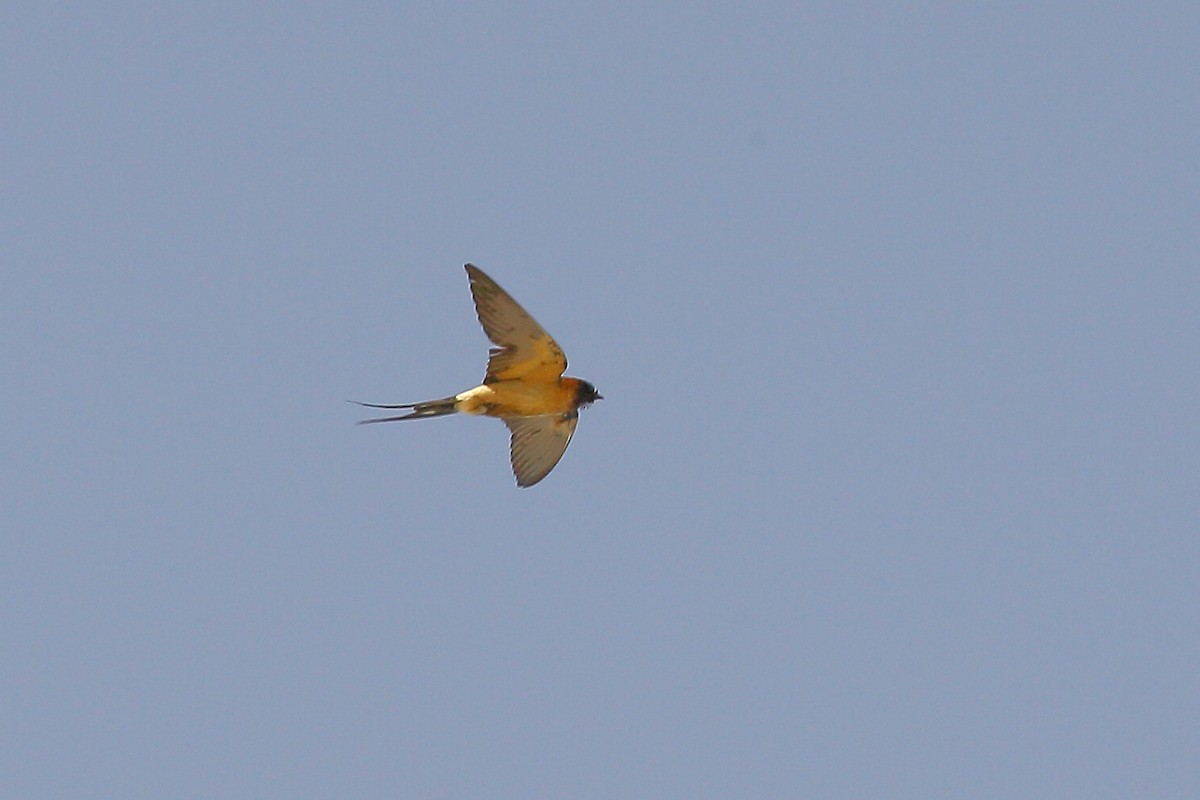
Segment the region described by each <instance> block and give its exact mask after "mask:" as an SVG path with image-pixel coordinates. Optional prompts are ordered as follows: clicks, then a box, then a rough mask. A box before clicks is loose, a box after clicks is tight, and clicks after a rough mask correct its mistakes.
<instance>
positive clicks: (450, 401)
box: [350, 397, 458, 425]
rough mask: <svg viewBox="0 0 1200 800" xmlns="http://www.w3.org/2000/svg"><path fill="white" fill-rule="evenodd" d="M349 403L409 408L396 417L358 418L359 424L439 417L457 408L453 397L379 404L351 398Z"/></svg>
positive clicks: (369, 406) (451, 412) (377, 406)
mask: <svg viewBox="0 0 1200 800" xmlns="http://www.w3.org/2000/svg"><path fill="white" fill-rule="evenodd" d="M350 402H351V403H354V404H355V405H360V406H366V407H367V408H411V409H412V412H411V413H408V414H401V415H400V416H398V417H378V418H376V419H364V420H359V422H358V424H359V425H369V424H370V423H372V422H396V421H397V420H402V419H424V418H426V417H441V416H445V415H446V414H453V413H454V412H455V411H456V410H457V409H456V408H455V407H454V404H455V403H456V402H458V401H457V399H456V398H454V397H443V398H442V399H441V400H426V401H425V402H423V403H397V404H396V405H380V404H378V403H359V402H358V401H357V400H351V401H350Z"/></svg>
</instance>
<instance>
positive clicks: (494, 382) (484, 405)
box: [358, 264, 604, 487]
mask: <svg viewBox="0 0 1200 800" xmlns="http://www.w3.org/2000/svg"><path fill="white" fill-rule="evenodd" d="M466 267H467V277H468V278H470V280H471V296H472V297H473V298H474V299H475V313H476V314H477V315H478V316H479V322H480V324H481V325H483V330H484V333H486V334H487V336H488V338H489V339H491V340H492V342H493V343H494V344H495V345H496V347H493V348H492V349H491V351H490V355H489V356H488V364H487V373H486V374H485V375H484V376H483V383H481V384H480V385H479V386H476V387H475V388H474V389H468V390H466V391H465V392H459V393H458V394H456V395H452V396H451V397H443V398H441V399H440V400H426V401H425V402H423V403H398V404H395V405H380V404H378V403H358V405H360V406H366V407H368V408H407V409H411V410H410V411H409V413H407V414H402V415H400V416H396V417H380V418H377V419H364V420H362V421H361V422H359V424H360V425H366V424H370V423H374V422H395V421H397V420H402V419H426V418H428V417H440V416H443V415H446V414H455V413H458V412H460V411H461V412H464V413H466V414H485V415H487V416H489V417H499V418H500V419H502V420H504V424H505V425H507V426H508V429H509V431H511V432H512V440H511V442H510V445H509V453H510V456H511V458H512V469H513V474H514V475H515V476H516V477H517V485H518V486H522V487H525V486H533V485H534V484H535V483H537V482H538V481H540V480H541V479H542V478H544V477H546V476H547V475H549V474H550V470H552V469H554V465H555V464H557V463H558V461H559V459H560V458H562V455H563V453H564V452H566V450H567V445H568V444H570V442H571V435H572V434H574V433H575V425H576V423H577V422H578V421H579V409H580V408H583V407H584V406H587V405H590V404H591V403H593V402H594V401H596V400H603V399H604V398H603V397H601V396H600V394H599V393H598V392H597V391H596V387H595V386H592V385H591V384H590V383H588V382H587V381H585V380H580V379H579V378H568V377H564V376H563V372H564V371H566V369H567V357H566V356H564V355H563V351H562V349H561V348H559V346H558V344H557V343H555V341H554V340H553V339H551V338H550V334H548V333H546V331H545V330H544V329H543V328H542V326H541V325H539V324H537V322H536V321H535V320H534V318H533V317H531V316H529V314H528V313H527V312H526V311H525V309H523V308H521V306H520V305H518V304H517V301H516V300H513V299H512V298H511V297H509V295H508V293H507V292H506V291H504V290H503V289H501V288H500V285H499V284H497V283H496V282H495V281H494V280H492V279H491V278H489V277H488V276H487V275H486V274H485V273H484V271H483V270H481V269H480V268H479V267H477V266H475V265H474V264H467V265H466Z"/></svg>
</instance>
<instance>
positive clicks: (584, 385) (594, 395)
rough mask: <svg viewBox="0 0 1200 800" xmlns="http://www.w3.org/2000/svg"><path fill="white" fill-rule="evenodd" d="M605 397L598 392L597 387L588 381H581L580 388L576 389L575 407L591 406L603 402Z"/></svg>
mask: <svg viewBox="0 0 1200 800" xmlns="http://www.w3.org/2000/svg"><path fill="white" fill-rule="evenodd" d="M603 399H604V396H603V395H601V394H600V393H599V392H597V391H596V387H595V386H592V385H591V384H590V383H588V382H587V381H582V380H581V381H579V386H578V387H577V388H576V389H575V407H576V408H582V407H583V406H587V405H591V404H592V403H594V402H596V401H597V400H603Z"/></svg>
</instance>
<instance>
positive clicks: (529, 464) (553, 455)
mask: <svg viewBox="0 0 1200 800" xmlns="http://www.w3.org/2000/svg"><path fill="white" fill-rule="evenodd" d="M578 422H579V414H578V413H576V412H574V411H572V412H570V413H567V414H551V415H548V416H543V417H507V418H506V419H505V420H504V424H505V425H507V426H508V429H509V430H510V431H512V444H511V446H510V450H511V455H512V468H513V474H514V475H516V476H517V485H518V486H533V485H534V484H535V483H537V482H538V481H540V480H541V479H542V478H544V477H546V476H547V475H549V474H550V470H552V469H554V465H555V464H557V463H558V460H559V459H560V458H562V456H563V453H565V452H566V451H567V445H568V444H570V443H571V436H572V434H574V433H575V425H576V423H578Z"/></svg>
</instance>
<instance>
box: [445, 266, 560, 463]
mask: <svg viewBox="0 0 1200 800" xmlns="http://www.w3.org/2000/svg"><path fill="white" fill-rule="evenodd" d="M467 275H468V276H469V277H470V279H471V296H472V297H474V298H475V312H476V313H477V314H478V315H479V322H480V324H481V325H483V330H484V333H486V334H487V335H488V338H489V339H491V340H492V341H493V342H495V343H496V344H497V345H499V347H493V348H492V349H491V355H490V356H489V358H488V366H487V374H486V375H485V376H484V379H483V382H484V383H493V382H495V381H508V380H515V379H516V378H522V379H524V380H527V381H545V382H547V383H548V382H551V381H556V380H558V379H559V377H560V376H561V375H562V374H563V372H564V371H565V370H566V368H567V357H566V356H564V355H563V352H562V350H561V349H559V346H558V345H557V344H556V343H555V342H554V340H553V339H551V338H550V334H548V333H546V331H544V330H543V329H542V326H541V325H538V324H537V322H535V321H534V319H533V317H531V316H529V314H528V313H526V311H525V309H523V308H521V306H519V305H517V301H516V300H513V299H512V298H511V297H509V296H508V293H507V292H505V291H504V290H503V289H501V288H500V287H499V285H497V283H496V282H495V281H494V280H492V279H491V278H489V277H488V276H487V275H485V274H484V272H483V270H481V269H480V268H479V267H477V266H475V265H474V264H467ZM551 466H553V465H551Z"/></svg>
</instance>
